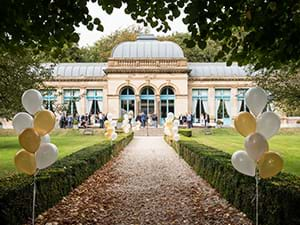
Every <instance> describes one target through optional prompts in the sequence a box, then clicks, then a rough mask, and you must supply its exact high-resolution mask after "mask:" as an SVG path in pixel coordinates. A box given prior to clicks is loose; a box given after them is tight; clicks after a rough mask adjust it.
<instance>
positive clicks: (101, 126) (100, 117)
mask: <svg viewBox="0 0 300 225" xmlns="http://www.w3.org/2000/svg"><path fill="white" fill-rule="evenodd" d="M99 123H100V128H104V115H103V113H102V112H100V113H99Z"/></svg>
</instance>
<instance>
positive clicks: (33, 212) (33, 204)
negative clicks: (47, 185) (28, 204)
mask: <svg viewBox="0 0 300 225" xmlns="http://www.w3.org/2000/svg"><path fill="white" fill-rule="evenodd" d="M38 172H39V171H38V170H37V171H36V172H35V173H34V176H33V198H32V225H34V220H35V202H36V176H37V174H38Z"/></svg>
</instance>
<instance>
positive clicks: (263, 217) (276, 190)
mask: <svg viewBox="0 0 300 225" xmlns="http://www.w3.org/2000/svg"><path fill="white" fill-rule="evenodd" d="M186 139H187V138H186ZM186 139H184V140H181V141H179V142H177V143H176V142H172V143H171V145H172V147H173V148H174V149H175V150H176V151H177V152H178V154H179V155H180V156H182V157H183V159H184V160H185V161H186V162H187V163H188V164H189V165H190V166H191V167H192V168H193V169H194V170H195V172H196V173H197V174H198V175H200V176H201V177H203V178H204V179H206V180H207V181H208V182H209V183H210V184H211V185H212V186H213V187H214V188H216V189H217V190H218V191H219V193H220V194H221V195H222V196H223V197H224V198H225V199H227V200H228V201H229V202H230V203H232V204H233V205H234V206H235V207H237V208H239V209H240V210H242V211H243V212H244V213H246V214H247V215H248V217H249V218H250V219H252V220H253V221H254V220H255V201H253V200H254V197H255V179H254V178H253V177H249V176H245V175H242V174H240V173H239V172H237V171H236V170H235V169H234V168H233V166H232V165H231V162H230V158H231V155H230V154H228V153H225V152H222V151H220V150H217V149H215V148H212V147H209V146H206V145H202V144H199V143H197V142H196V141H193V140H186ZM299 202H300V178H299V177H297V176H294V175H291V174H288V173H281V174H279V175H277V176H276V177H273V178H272V179H267V180H260V183H259V221H260V224H264V225H283V224H300V207H299Z"/></svg>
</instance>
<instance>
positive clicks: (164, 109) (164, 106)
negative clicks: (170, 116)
mask: <svg viewBox="0 0 300 225" xmlns="http://www.w3.org/2000/svg"><path fill="white" fill-rule="evenodd" d="M160 105H161V117H162V118H166V117H167V100H161V102H160Z"/></svg>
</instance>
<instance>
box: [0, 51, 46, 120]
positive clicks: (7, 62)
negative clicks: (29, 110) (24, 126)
mask: <svg viewBox="0 0 300 225" xmlns="http://www.w3.org/2000/svg"><path fill="white" fill-rule="evenodd" d="M49 77H50V71H49V70H48V69H45V68H43V67H41V66H40V65H39V64H38V63H37V62H36V60H35V59H34V56H33V55H32V52H31V51H29V50H26V51H22V52H21V51H19V52H18V53H15V54H10V53H8V52H5V53H3V52H1V53H0V117H2V118H11V117H12V116H13V115H14V114H16V113H17V112H19V111H24V109H23V107H22V103H21V96H22V94H23V92H24V91H25V90H27V89H30V88H39V89H40V88H42V87H43V86H42V85H43V81H45V80H46V79H49Z"/></svg>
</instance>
